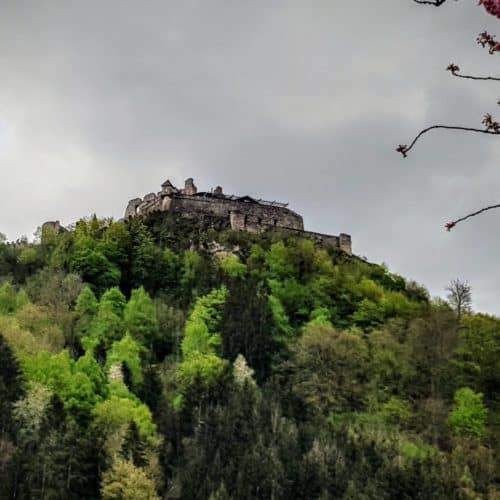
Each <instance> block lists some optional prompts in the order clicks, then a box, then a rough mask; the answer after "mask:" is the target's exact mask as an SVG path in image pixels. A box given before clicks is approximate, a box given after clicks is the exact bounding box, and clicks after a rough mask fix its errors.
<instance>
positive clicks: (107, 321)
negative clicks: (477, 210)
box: [82, 287, 126, 350]
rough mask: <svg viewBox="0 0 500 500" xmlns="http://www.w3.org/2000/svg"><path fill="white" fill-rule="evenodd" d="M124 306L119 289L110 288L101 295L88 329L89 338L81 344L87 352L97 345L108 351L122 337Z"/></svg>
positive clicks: (123, 298) (123, 330)
mask: <svg viewBox="0 0 500 500" xmlns="http://www.w3.org/2000/svg"><path fill="white" fill-rule="evenodd" d="M125 306H126V300H125V296H124V295H123V293H122V292H121V291H120V289H119V288H116V287H114V288H110V289H109V290H107V291H106V292H105V293H104V294H103V295H102V297H101V300H100V302H99V308H98V311H97V316H96V317H95V319H94V320H93V321H92V323H91V326H90V328H89V336H87V337H86V338H84V339H83V342H82V343H83V345H84V347H85V348H86V349H87V350H93V349H94V348H95V347H97V346H98V345H99V344H101V345H103V346H104V348H105V349H108V348H109V347H110V346H111V344H112V343H113V342H114V341H115V340H119V339H121V338H122V337H123V335H124V334H125V323H124V319H123V314H124V310H125Z"/></svg>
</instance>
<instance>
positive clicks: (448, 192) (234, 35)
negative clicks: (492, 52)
mask: <svg viewBox="0 0 500 500" xmlns="http://www.w3.org/2000/svg"><path fill="white" fill-rule="evenodd" d="M476 3H477V2H475V1H471V0H462V1H460V2H457V3H456V2H451V1H450V2H447V3H446V4H445V5H444V6H443V7H441V8H439V9H436V8H432V7H424V6H418V5H416V4H414V3H413V2H411V0H358V1H353V0H346V1H341V0H321V1H320V0H301V1H292V0H288V1H280V0H272V1H270V0H262V1H261V0H253V1H251V2H249V1H244V0H239V1H238V0H236V1H229V0H225V1H222V0H199V1H190V0H178V1H170V0H161V1H160V0H158V1H156V0H147V1H144V0H142V1H139V0H135V1H129V0H106V1H103V0H98V1H97V0H57V1H55V0H44V1H40V0H30V1H28V0H1V1H0V68H1V78H0V173H1V182H0V208H1V211H0V214H1V215H0V232H3V233H6V234H7V236H8V237H9V238H10V239H15V238H17V237H19V236H20V235H22V234H27V235H31V234H32V233H33V232H34V231H35V229H36V227H37V226H39V225H40V224H41V223H42V222H44V221H46V220H56V219H60V220H61V222H62V223H63V224H69V223H71V222H74V221H75V220H77V219H78V218H80V217H83V216H87V215H90V214H91V213H94V212H96V213H97V214H98V215H99V216H114V217H116V218H119V217H121V216H122V215H123V212H124V209H125V206H126V204H127V201H128V200H129V199H130V198H135V197H137V196H138V195H140V196H142V195H144V194H146V193H148V192H151V191H157V190H158V189H159V185H160V184H161V182H163V181H164V180H165V179H166V178H170V179H171V180H172V181H174V183H176V184H178V185H181V184H182V182H183V180H184V179H185V178H186V177H194V178H195V182H196V184H197V185H198V187H199V188H201V189H210V188H211V187H213V186H215V185H217V184H221V185H223V186H224V190H225V191H226V192H231V193H236V194H250V195H254V196H258V197H263V198H268V199H273V200H274V199H277V200H282V201H288V202H290V207H291V208H292V209H295V210H297V211H298V212H300V213H301V214H303V216H304V220H305V224H306V227H307V228H308V229H311V230H315V231H320V232H326V233H333V234H337V233H339V232H346V233H350V234H351V235H352V238H353V248H354V252H355V253H357V254H358V255H361V256H366V257H367V258H368V259H369V260H371V261H374V262H385V263H387V264H388V266H389V267H390V269H391V270H393V271H395V272H398V273H400V274H402V275H404V276H405V277H407V278H411V279H415V280H417V281H418V282H421V283H423V284H425V285H426V286H427V287H428V288H429V290H430V291H431V293H432V294H433V295H444V290H443V289H444V287H445V285H446V284H447V283H448V282H449V281H450V280H451V279H453V278H456V277H458V278H461V279H465V280H469V281H470V283H471V285H472V287H473V291H474V306H475V309H476V310H481V311H486V312H491V313H496V314H500V298H499V296H500V264H499V258H498V256H499V255H500V231H499V230H498V228H499V227H500V211H499V212H497V213H495V212H491V213H489V214H486V215H484V216H482V217H480V218H476V219H473V220H472V221H469V222H466V223H464V224H461V225H459V226H458V227H457V228H456V229H455V230H453V231H452V232H451V233H447V232H446V231H444V229H443V225H444V223H445V222H447V221H448V220H451V219H453V218H456V217H459V216H461V215H463V214H465V213H468V212H469V211H471V210H474V209H477V208H480V207H482V206H483V205H485V204H490V203H494V202H497V203H498V202H500V170H499V160H500V141H499V140H496V138H495V137H488V136H482V135H474V134H471V135H467V134H461V135H457V134H453V133H446V132H444V133H443V132H437V133H435V134H433V135H428V136H426V137H425V138H424V139H423V140H422V142H421V143H419V145H418V147H417V148H416V149H415V150H414V152H413V153H412V154H411V156H410V157H409V158H408V159H406V160H403V159H402V158H401V157H400V155H398V154H397V153H396V152H395V151H394V149H395V147H396V146H397V144H399V143H408V142H409V141H410V140H411V138H412V136H413V135H414V134H415V132H417V131H418V130H419V129H420V128H422V127H423V126H425V125H429V124H433V123H437V122H439V123H452V124H469V125H472V126H477V125H480V121H481V117H482V115H483V114H484V113H485V112H488V111H492V112H493V113H494V112H495V111H496V109H495V108H496V104H495V103H496V101H497V99H498V97H499V95H498V92H497V91H496V90H495V84H494V83H490V82H484V83H482V82H470V81H467V80H458V79H454V78H452V77H451V76H450V75H449V74H448V73H446V72H445V71H444V69H445V67H446V66H447V65H448V63H450V62H455V63H456V64H459V65H460V66H461V67H462V68H463V70H464V71H466V72H471V73H479V74H483V73H485V74H486V73H489V72H490V73H495V70H496V69H497V68H498V61H499V59H498V58H499V57H500V56H496V57H495V56H489V55H488V53H487V51H485V50H482V49H481V48H480V47H479V46H477V45H476V43H475V37H476V35H477V34H478V33H479V32H480V31H482V30H484V29H489V30H490V31H492V32H495V29H496V30H497V31H498V32H499V33H500V29H498V28H500V22H498V21H497V20H496V19H495V18H493V17H491V16H488V15H486V14H485V12H484V11H483V10H482V9H481V8H479V7H477V6H476V5H475V4H476ZM498 72H499V73H500V68H498Z"/></svg>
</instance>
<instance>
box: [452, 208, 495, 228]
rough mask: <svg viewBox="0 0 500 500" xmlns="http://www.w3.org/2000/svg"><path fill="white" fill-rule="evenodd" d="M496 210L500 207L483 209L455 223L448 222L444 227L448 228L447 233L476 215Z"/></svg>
mask: <svg viewBox="0 0 500 500" xmlns="http://www.w3.org/2000/svg"><path fill="white" fill-rule="evenodd" d="M494 208H500V205H491V206H490V207H485V208H482V209H481V210H478V211H477V212H473V213H471V214H469V215H466V216H464V217H460V219H457V220H455V221H452V222H448V223H447V224H445V226H444V227H445V228H446V230H447V231H451V230H452V229H453V228H454V227H455V226H456V225H457V224H458V223H459V222H463V221H464V220H467V219H470V218H471V217H475V216H476V215H479V214H482V213H483V212H487V211H488V210H493V209H494Z"/></svg>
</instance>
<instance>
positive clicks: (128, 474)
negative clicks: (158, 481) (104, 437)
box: [101, 460, 159, 500]
mask: <svg viewBox="0 0 500 500" xmlns="http://www.w3.org/2000/svg"><path fill="white" fill-rule="evenodd" d="M101 497H102V499H103V500H157V499H158V500H159V497H158V496H157V494H156V490H155V485H154V482H153V481H152V480H151V479H149V477H148V476H147V475H146V473H145V472H144V470H143V469H141V468H140V467H136V466H135V465H134V464H133V463H132V462H128V461H125V460H117V461H116V462H115V463H114V464H113V466H112V467H111V469H109V470H108V471H106V472H105V473H104V475H103V478H102V487H101Z"/></svg>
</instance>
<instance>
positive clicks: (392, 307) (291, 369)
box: [0, 214, 500, 500]
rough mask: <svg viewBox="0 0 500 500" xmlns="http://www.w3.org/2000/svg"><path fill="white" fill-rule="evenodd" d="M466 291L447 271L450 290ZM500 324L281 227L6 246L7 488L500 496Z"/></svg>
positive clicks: (1, 360) (200, 227) (29, 495)
mask: <svg viewBox="0 0 500 500" xmlns="http://www.w3.org/2000/svg"><path fill="white" fill-rule="evenodd" d="M443 285H445V284H443ZM499 437H500V320H499V319H497V318H495V317H492V316H488V315H484V314H476V313H472V312H470V311H467V310H465V311H464V310H460V309H459V308H457V307H456V304H455V303H454V302H453V301H450V302H446V301H444V300H438V299H433V300H431V298H430V297H429V294H428V292H427V291H426V289H425V288H424V287H422V286H420V285H418V284H417V283H415V282H412V281H408V280H405V279H404V278H402V277H401V276H398V275H395V274H393V273H391V272H389V270H388V269H387V268H386V267H385V266H380V265H374V264H370V263H368V262H366V261H364V260H363V259H360V258H357V257H350V256H348V255H346V254H344V253H342V252H340V251H338V250H336V249H333V248H322V247H320V246H317V245H315V244H314V243H313V242H311V241H309V240H306V239H301V238H297V237H293V238H291V237H289V236H287V235H285V234H280V233H279V232H269V233H266V234H263V235H252V234H248V233H238V232H233V231H231V230H229V229H228V228H226V227H224V226H223V224H218V223H217V221H216V220H204V221H201V222H200V221H193V220H189V219H185V218H181V217H178V218H176V217H174V216H171V215H166V214H158V215H154V216H150V217H148V218H146V219H143V220H140V219H134V220H130V221H126V222H114V221H112V220H106V219H98V218H97V217H95V216H94V217H90V218H89V219H86V220H80V221H79V222H78V223H76V224H75V225H74V227H71V228H70V229H69V230H68V231H61V232H58V231H55V230H54V229H53V228H51V227H48V226H47V227H45V228H44V230H43V231H40V232H39V234H38V236H37V238H36V241H35V242H33V243H31V242H28V241H27V240H25V239H21V240H19V241H17V242H10V243H9V242H6V241H5V240H3V241H1V240H0V498H1V499H41V500H49V499H61V500H63V499H64V500H66V499H98V498H102V499H106V500H111V499H130V500H132V499H134V500H137V499H139V500H141V499H160V498H161V499H176V498H179V499H188V500H195V499H210V500H230V499H233V500H244V499H275V500H278V499H292V498H293V499H295V498H296V499H304V500H305V499H308V500H310V499H321V500H326V499H334V498H339V499H344V500H347V499H349V500H368V499H377V500H383V499H410V498H417V499H423V500H424V499H425V500H428V499H489V500H492V499H500V468H499V459H498V452H499V450H500V448H499V445H498V443H499V439H498V438H499Z"/></svg>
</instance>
